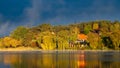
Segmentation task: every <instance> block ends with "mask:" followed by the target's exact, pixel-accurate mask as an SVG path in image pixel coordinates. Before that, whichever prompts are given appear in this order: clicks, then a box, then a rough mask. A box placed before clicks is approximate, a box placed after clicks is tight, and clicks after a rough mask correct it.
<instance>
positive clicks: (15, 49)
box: [0, 47, 120, 52]
mask: <svg viewBox="0 0 120 68" xmlns="http://www.w3.org/2000/svg"><path fill="white" fill-rule="evenodd" d="M1 51H45V52H53V51H66V52H67V51H94V52H95V51H97V52H98V51H120V50H42V49H38V48H32V47H18V48H0V52H1Z"/></svg>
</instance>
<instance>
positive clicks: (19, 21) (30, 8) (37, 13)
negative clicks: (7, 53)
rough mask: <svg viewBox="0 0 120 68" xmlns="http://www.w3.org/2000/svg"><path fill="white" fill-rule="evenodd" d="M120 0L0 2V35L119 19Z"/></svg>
mask: <svg viewBox="0 0 120 68" xmlns="http://www.w3.org/2000/svg"><path fill="white" fill-rule="evenodd" d="M119 3H120V0H0V36H3V35H7V34H9V33H10V32H11V31H12V30H13V29H15V28H16V27H17V26H20V25H24V26H35V25H38V24H41V23H51V24H53V25H58V24H69V23H74V22H83V21H93V20H111V21H114V20H120V9H119V8H120V4H119Z"/></svg>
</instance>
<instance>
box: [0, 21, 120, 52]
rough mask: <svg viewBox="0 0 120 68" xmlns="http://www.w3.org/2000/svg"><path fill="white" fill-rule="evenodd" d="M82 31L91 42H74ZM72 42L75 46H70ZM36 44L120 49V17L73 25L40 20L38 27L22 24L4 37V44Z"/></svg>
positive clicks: (0, 42)
mask: <svg viewBox="0 0 120 68" xmlns="http://www.w3.org/2000/svg"><path fill="white" fill-rule="evenodd" d="M78 34H85V35H86V36H87V37H88V38H87V40H86V41H87V43H88V45H87V46H85V47H82V48H81V47H80V46H79V45H80V44H78V43H77V44H76V43H74V42H75V41H76V40H77V36H78ZM70 42H71V43H73V46H70ZM21 46H22V47H32V48H39V49H43V50H54V49H59V50H60V49H61V50H63V49H77V50H78V49H103V50H106V49H113V50H119V49H120V22H119V21H114V22H111V21H104V20H103V21H91V22H80V23H74V24H69V25H57V26H53V25H51V24H48V23H46V24H40V25H38V26H35V27H30V28H29V27H24V26H19V27H17V28H16V29H15V30H14V31H12V32H11V34H10V35H9V36H8V37H4V38H1V39H0V47H1V48H10V47H11V48H16V47H21Z"/></svg>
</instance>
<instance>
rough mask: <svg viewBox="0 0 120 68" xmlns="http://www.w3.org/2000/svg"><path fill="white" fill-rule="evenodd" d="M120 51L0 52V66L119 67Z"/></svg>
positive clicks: (6, 67) (47, 67) (12, 67)
mask: <svg viewBox="0 0 120 68" xmlns="http://www.w3.org/2000/svg"><path fill="white" fill-rule="evenodd" d="M119 57H120V53H119V51H117V52H114V51H108V52H107V51H105V52H100V51H97V52H95V51H65V52H64V51H55V52H54V51H53V52H43V51H37V52H19V53H17V52H4V53H3V52H0V68H119V67H120V58H119Z"/></svg>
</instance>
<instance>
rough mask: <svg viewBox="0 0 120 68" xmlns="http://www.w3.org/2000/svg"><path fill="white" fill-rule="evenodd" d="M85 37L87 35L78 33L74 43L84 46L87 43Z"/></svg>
mask: <svg viewBox="0 0 120 68" xmlns="http://www.w3.org/2000/svg"><path fill="white" fill-rule="evenodd" d="M87 38H88V37H87V35H85V34H82V33H80V34H78V36H77V40H76V43H79V44H80V45H81V46H84V45H86V44H87Z"/></svg>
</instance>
